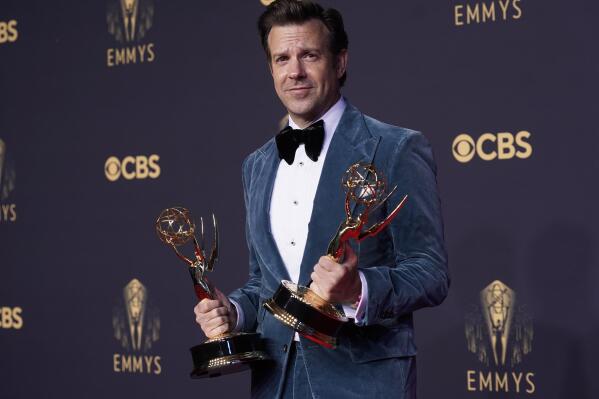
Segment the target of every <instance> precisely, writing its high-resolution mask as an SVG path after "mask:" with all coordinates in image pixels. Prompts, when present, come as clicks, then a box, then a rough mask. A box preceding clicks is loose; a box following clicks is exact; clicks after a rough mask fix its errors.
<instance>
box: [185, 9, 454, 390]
mask: <svg viewBox="0 0 599 399" xmlns="http://www.w3.org/2000/svg"><path fill="white" fill-rule="evenodd" d="M258 25H259V31H260V34H261V39H262V44H263V47H264V49H265V51H266V55H267V59H268V65H269V68H270V71H271V74H272V77H273V82H274V86H275V91H276V93H277V95H278V96H279V99H280V100H281V102H282V103H283V105H284V106H285V107H286V108H287V110H288V112H289V126H290V128H287V129H285V130H284V131H283V132H282V133H279V135H277V137H276V138H274V139H271V140H270V141H268V142H267V143H266V144H265V145H264V146H263V147H261V148H260V149H258V150H257V151H255V152H254V153H252V154H251V155H250V156H249V157H248V158H247V159H246V160H245V162H244V164H243V184H244V194H245V204H246V214H247V216H246V234H247V242H248V247H249V255H250V259H249V263H250V265H249V268H250V277H249V281H248V282H247V284H246V285H245V286H244V287H242V288H240V289H238V290H236V291H234V292H233V293H232V294H231V295H230V300H229V299H228V298H227V297H226V296H224V295H223V294H222V293H220V292H219V293H217V297H218V299H216V300H204V301H202V302H200V303H199V304H198V305H197V306H196V308H195V312H196V316H197V321H198V323H199V324H200V326H201V327H202V330H203V331H204V332H205V334H206V335H207V336H208V337H212V336H215V335H217V334H220V333H224V332H226V331H231V330H236V331H257V332H260V333H261V334H262V336H263V337H264V338H265V339H266V340H267V346H268V351H269V353H270V355H271V356H272V358H273V360H274V362H273V363H272V364H271V365H268V366H265V367H261V368H259V369H255V370H253V373H252V396H253V397H256V398H269V399H270V398H277V397H284V398H363V397H368V398H391V397H393V398H413V397H415V395H416V375H415V370H416V363H415V358H414V356H415V355H416V347H415V344H414V338H413V334H414V333H413V323H412V312H413V311H415V310H417V309H419V308H422V307H426V306H435V305H438V304H439V303H441V302H442V301H443V299H444V298H445V296H446V295H447V290H448V286H449V279H448V274H447V266H446V254H445V249H444V244H443V226H442V221H441V211H440V203H439V198H438V195H437V189H436V177H435V175H436V167H435V164H434V160H433V157H432V151H431V148H430V146H429V144H428V142H427V141H426V139H425V138H424V137H423V136H422V135H421V134H420V133H417V132H414V131H411V130H408V129H403V128H398V127H394V126H390V125H386V124H383V123H381V122H379V121H376V120H374V119H372V118H370V117H367V116H365V115H363V114H362V113H361V112H360V111H358V110H357V109H356V108H355V107H353V106H352V105H350V104H348V103H347V102H346V101H345V99H344V98H343V97H342V96H341V93H340V88H341V86H342V85H343V83H344V80H345V77H346V67H347V59H348V52H347V44H348V40H347V35H346V33H345V30H344V27H343V21H342V18H341V15H340V14H339V13H338V12H337V11H336V10H332V9H329V10H324V9H323V8H322V7H320V6H319V5H316V4H314V3H310V2H307V1H298V0H278V1H276V2H274V3H272V4H271V5H270V6H269V7H268V8H267V10H266V11H265V12H264V14H263V15H262V16H261V17H260V20H259V22H258ZM314 122H317V123H314ZM322 125H324V129H323V130H324V135H323V136H320V134H322ZM291 128H293V129H296V130H298V129H306V128H307V129H306V130H305V131H304V132H298V131H292V129H291ZM321 139H322V141H321ZM302 140H305V143H301V144H299V145H298V144H297V143H298V141H302ZM290 143H291V144H290ZM293 143H295V146H294V145H292V144H293ZM319 144H322V145H321V146H320V145H319ZM296 147H297V148H296ZM318 150H320V152H318ZM356 162H365V163H373V164H374V165H375V167H376V168H377V169H378V170H379V171H381V172H383V173H384V175H385V176H386V177H387V179H388V184H389V186H390V187H393V186H395V185H397V187H398V189H397V191H398V194H397V195H395V196H393V197H392V198H391V200H390V202H391V204H390V205H388V207H387V208H392V207H393V206H394V205H395V203H396V202H397V201H398V200H399V198H401V196H403V194H408V195H409V199H408V202H407V204H406V205H405V206H404V208H403V209H402V210H401V211H400V213H399V215H398V217H396V218H395V219H394V220H393V222H392V223H391V224H390V225H389V227H388V228H387V229H385V230H384V231H383V232H381V233H380V234H378V235H377V236H375V237H372V238H368V239H366V240H364V241H362V242H361V243H360V244H356V245H355V250H352V249H349V250H348V252H347V253H346V256H345V259H343V260H341V263H336V262H334V261H333V260H331V259H330V258H328V257H325V256H322V255H324V254H325V252H326V250H327V245H328V243H329V240H330V239H331V236H332V235H333V234H334V232H335V231H336V229H337V227H338V225H339V223H340V222H341V221H342V220H344V217H345V213H344V209H343V201H344V193H343V192H342V190H341V188H340V184H339V182H340V179H341V177H342V176H343V174H344V172H345V171H346V170H347V168H348V167H349V166H350V165H352V164H354V163H356ZM400 195H401V196H400ZM382 208H386V207H382ZM388 211H389V209H380V210H378V211H377V212H376V213H374V214H373V215H372V216H371V220H373V221H378V220H380V219H381V218H383V217H384V216H385V215H386V213H387V212H388ZM281 280H292V281H294V282H298V283H299V284H302V285H307V284H309V283H310V281H311V280H312V281H313V283H312V286H311V287H312V288H313V289H314V290H315V291H316V292H317V293H318V294H319V295H321V296H322V297H323V298H325V299H327V300H329V301H331V302H333V303H334V304H337V305H340V306H342V307H343V309H344V310H345V312H346V314H347V315H348V316H350V317H353V321H351V322H349V323H347V326H345V327H344V328H343V329H342V331H341V335H340V336H339V339H338V347H337V348H336V349H334V350H333V349H326V348H323V347H321V346H319V345H317V344H315V343H313V342H311V341H309V340H306V339H305V338H303V337H302V338H299V337H298V336H297V335H296V334H294V332H293V331H292V330H290V329H289V328H288V327H286V326H284V325H283V324H282V323H280V322H279V321H278V320H276V319H275V318H274V317H273V316H272V315H271V314H270V313H268V312H266V311H265V309H264V307H263V306H262V304H263V302H264V301H265V300H267V299H269V298H270V297H271V296H272V294H273V293H274V291H275V290H276V289H277V287H278V286H279V283H280V282H281ZM352 305H353V306H352Z"/></svg>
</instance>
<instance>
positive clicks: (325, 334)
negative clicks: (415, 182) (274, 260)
mask: <svg viewBox="0 0 599 399" xmlns="http://www.w3.org/2000/svg"><path fill="white" fill-rule="evenodd" d="M342 186H343V188H344V190H345V204H344V205H345V220H344V221H343V222H341V224H340V225H339V228H338V229H337V231H336V233H335V235H334V236H333V238H332V239H331V242H330V243H329V247H328V249H327V255H328V256H330V257H331V258H332V259H334V260H335V261H336V262H342V261H343V258H344V255H345V250H346V247H347V244H348V241H350V240H355V241H362V240H363V239H365V238H367V237H372V236H374V235H376V234H378V233H380V232H381V231H382V230H383V229H384V228H385V227H387V226H388V225H389V223H391V221H392V220H393V218H394V217H395V216H396V215H397V214H398V213H399V211H400V209H401V208H402V207H403V205H404V204H405V202H406V200H407V198H408V196H407V195H405V196H404V197H403V198H402V200H401V201H400V202H399V203H398V204H397V205H396V206H395V208H393V210H392V211H391V212H390V213H389V214H388V215H387V216H386V217H385V219H383V220H382V221H380V222H378V223H376V224H374V225H372V226H370V227H366V226H367V224H368V220H369V217H370V215H371V214H372V212H373V211H375V210H376V209H378V208H379V207H380V206H381V205H383V204H384V203H386V202H387V200H388V199H389V198H390V197H391V195H392V194H393V193H394V192H395V190H396V189H397V187H394V188H393V189H392V190H391V191H390V192H388V193H387V190H386V186H387V183H386V181H385V179H384V177H383V176H382V174H381V173H380V172H378V171H377V170H376V169H375V167H374V166H373V165H371V164H365V163H356V164H353V165H352V166H350V167H349V169H348V170H347V171H346V172H345V174H344V176H343V179H342ZM352 213H353V214H355V215H357V216H352ZM264 307H265V308H266V309H267V310H268V311H269V312H270V313H272V314H273V315H274V316H275V317H276V318H277V319H278V320H280V321H281V322H283V323H284V324H286V325H287V326H289V327H291V328H293V329H294V330H295V331H297V332H298V333H299V334H300V335H302V336H304V337H306V338H308V339H310V340H312V341H314V342H316V343H318V344H320V345H322V346H325V347H327V348H334V347H335V346H336V344H337V336H338V334H339V332H340V330H341V328H342V327H343V325H344V323H346V322H347V321H348V319H347V318H346V317H345V315H344V314H343V313H342V312H341V311H339V310H338V309H337V308H336V307H335V306H334V305H333V304H331V303H329V302H327V301H326V300H324V299H322V298H321V297H320V296H318V295H317V294H316V293H315V292H314V291H312V290H311V289H310V288H308V287H303V286H300V285H297V284H295V283H293V282H291V281H282V282H281V285H280V286H279V288H278V289H277V291H276V292H275V294H274V296H273V297H272V298H271V299H269V300H268V301H266V302H265V303H264Z"/></svg>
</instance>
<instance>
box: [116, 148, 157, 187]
mask: <svg viewBox="0 0 599 399" xmlns="http://www.w3.org/2000/svg"><path fill="white" fill-rule="evenodd" d="M159 160H160V156H158V155H156V154H152V155H150V156H145V155H137V156H126V157H125V158H123V160H122V161H121V160H120V159H118V158H117V157H110V158H108V159H107V160H106V163H105V164H104V174H105V175H106V178H107V179H108V180H109V181H117V180H118V179H119V178H120V177H121V176H123V179H125V180H133V179H140V180H141V179H147V178H150V179H157V178H158V177H159V176H160V165H158V161H159Z"/></svg>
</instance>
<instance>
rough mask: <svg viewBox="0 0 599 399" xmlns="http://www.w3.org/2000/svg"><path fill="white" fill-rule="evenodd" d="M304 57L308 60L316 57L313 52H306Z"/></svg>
mask: <svg viewBox="0 0 599 399" xmlns="http://www.w3.org/2000/svg"><path fill="white" fill-rule="evenodd" d="M304 58H307V59H309V60H313V59H315V58H316V54H314V53H307V54H306V55H304Z"/></svg>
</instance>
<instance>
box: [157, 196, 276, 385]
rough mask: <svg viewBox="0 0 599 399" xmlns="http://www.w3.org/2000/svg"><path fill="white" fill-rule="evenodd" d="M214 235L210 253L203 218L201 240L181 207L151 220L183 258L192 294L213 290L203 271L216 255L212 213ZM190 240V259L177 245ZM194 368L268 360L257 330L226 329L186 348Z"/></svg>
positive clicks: (209, 372) (228, 368) (210, 372)
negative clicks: (154, 221)
mask: <svg viewBox="0 0 599 399" xmlns="http://www.w3.org/2000/svg"><path fill="white" fill-rule="evenodd" d="M212 223H213V228H214V238H213V243H212V249H211V251H210V256H209V257H206V253H205V251H204V248H205V243H204V221H203V219H201V218H200V237H201V244H200V242H198V240H197V239H196V236H195V230H196V226H195V223H194V221H193V219H192V218H191V213H190V212H189V210H187V209H185V208H181V207H174V208H168V209H165V210H164V211H162V212H161V213H160V216H158V219H157V220H156V223H155V229H156V233H157V234H158V237H159V238H160V240H161V241H162V242H164V243H165V244H167V245H168V246H170V247H171V248H172V249H173V251H174V252H175V254H176V255H177V257H179V259H181V260H183V261H184V262H185V263H186V264H187V266H188V270H189V274H190V275H191V279H192V281H193V285H194V289H195V293H196V296H197V297H198V299H199V300H200V301H201V300H202V299H213V298H214V295H213V290H212V288H211V287H212V286H211V284H210V283H209V282H208V280H207V278H206V276H205V273H206V272H211V271H212V269H213V268H214V264H215V263H216V260H217V258H218V228H217V223H216V218H215V217H214V215H212ZM189 242H193V254H194V259H192V258H189V257H187V256H185V255H183V254H182V253H181V251H180V247H183V246H184V245H185V244H188V243H189ZM190 351H191V355H192V358H193V363H194V369H193V371H192V372H191V377H192V378H204V377H217V376H220V375H223V374H230V373H235V372H238V371H243V370H246V369H248V368H249V367H250V366H251V365H252V364H253V363H255V362H261V361H265V360H268V355H267V354H266V350H265V345H264V342H263V340H262V339H261V338H260V335H259V334H256V333H230V334H221V335H219V336H216V337H213V338H211V339H209V340H207V341H206V342H204V343H203V344H200V345H196V346H194V347H193V348H191V349H190Z"/></svg>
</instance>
